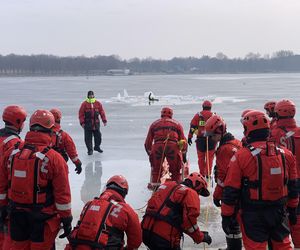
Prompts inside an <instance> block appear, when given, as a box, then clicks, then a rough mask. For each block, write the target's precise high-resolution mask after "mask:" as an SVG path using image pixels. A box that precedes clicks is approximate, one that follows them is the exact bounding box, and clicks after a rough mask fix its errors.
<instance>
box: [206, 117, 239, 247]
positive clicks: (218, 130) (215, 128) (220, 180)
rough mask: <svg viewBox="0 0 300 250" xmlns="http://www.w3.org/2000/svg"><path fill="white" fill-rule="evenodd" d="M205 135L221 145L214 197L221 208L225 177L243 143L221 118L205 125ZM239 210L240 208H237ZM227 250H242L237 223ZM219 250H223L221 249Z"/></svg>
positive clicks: (217, 152)
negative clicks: (229, 130) (232, 159)
mask: <svg viewBox="0 0 300 250" xmlns="http://www.w3.org/2000/svg"><path fill="white" fill-rule="evenodd" d="M205 135H206V136H210V137H211V139H212V140H213V141H214V142H215V143H219V147H218V148H217V151H216V166H215V169H214V174H215V182H216V183H217V186H216V188H215V191H214V194H213V197H214V204H215V205H216V206H217V207H221V199H222V193H223V187H224V181H225V177H226V174H227V171H228V165H229V162H230V159H231V158H232V156H233V155H234V154H235V153H236V152H237V151H238V150H239V149H240V148H242V143H241V142H240V141H239V140H237V139H235V138H234V136H233V135H232V134H231V133H229V132H227V129H226V123H225V121H224V120H223V118H222V117H221V116H218V115H213V116H212V117H210V118H209V119H208V120H207V122H206V124H205ZM237 209H238V208H237ZM226 242H227V248H226V250H241V249H242V235H241V230H240V227H239V224H238V222H237V221H234V222H233V223H232V226H231V228H230V233H229V234H226ZM219 250H222V248H220V249H219Z"/></svg>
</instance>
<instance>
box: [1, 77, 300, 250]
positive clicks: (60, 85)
mask: <svg viewBox="0 0 300 250" xmlns="http://www.w3.org/2000/svg"><path fill="white" fill-rule="evenodd" d="M0 86H1V92H0V104H1V105H0V106H1V112H2V110H3V107H4V106H6V105H10V104H19V105H22V106H24V107H25V108H26V110H27V111H28V113H29V115H30V114H32V112H33V111H34V110H36V109H41V108H44V109H51V108H54V107H58V108H60V109H61V110H62V112H63V120H62V124H61V125H62V128H63V129H64V130H65V131H67V132H68V133H69V134H70V135H71V136H72V137H73V139H74V141H75V143H76V146H77V149H78V152H79V156H80V159H81V161H82V163H83V169H84V171H83V172H82V173H81V174H80V175H76V174H75V172H74V165H73V164H72V163H69V171H70V175H69V176H70V183H71V188H72V209H73V216H74V222H73V224H74V225H75V223H76V221H77V218H78V216H79V213H80V211H81V209H82V207H83V204H84V202H86V201H87V200H89V199H92V198H93V197H94V196H97V195H98V194H99V193H100V191H101V190H102V189H103V187H104V185H105V182H106V180H107V179H108V178H109V177H110V176H111V175H114V174H123V175H124V176H126V177H127V179H128V181H129V194H128V197H127V201H128V203H130V204H131V205H132V206H133V207H134V208H135V209H138V208H142V207H144V205H145V204H146V202H147V200H148V198H149V197H150V195H151V193H150V192H149V191H148V190H147V189H146V186H147V183H148V181H149V176H150V167H149V162H148V158H147V155H146V153H145V151H144V140H145V136H146V134H147V131H148V127H149V125H150V124H151V122H153V121H154V120H155V119H157V118H159V116H160V109H161V107H162V105H169V106H171V107H173V109H174V118H175V119H176V120H178V121H180V122H182V124H183V126H184V128H185V132H186V135H187V132H188V128H189V123H190V120H191V119H192V117H193V115H194V114H195V113H196V112H198V111H200V110H201V103H202V101H203V100H204V99H207V98H208V99H210V100H212V101H213V111H214V112H216V113H218V114H220V115H221V116H223V118H224V119H225V121H226V122H227V127H228V131H230V132H232V133H233V134H234V135H236V137H238V138H241V137H242V127H241V124H240V121H239V120H240V114H241V112H242V111H243V110H244V109H248V108H254V109H261V110H263V105H264V103H265V102H266V101H268V100H272V99H274V100H278V99H282V98H290V99H292V100H293V101H294V102H295V103H296V105H297V106H298V107H299V105H300V74H253V75H173V76H169V75H155V76H112V77H104V76H102V77H89V78H86V77H48V78H46V77H45V78H39V77H34V78H30V77H24V78H21V77H19V78H0ZM88 90H94V92H95V95H96V98H97V99H98V100H100V101H101V102H102V104H103V106H104V108H105V111H106V115H107V119H108V125H107V127H104V128H103V127H102V128H101V131H102V134H103V144H102V148H103V150H104V153H103V154H99V153H97V152H96V153H94V155H92V156H88V155H87V154H86V147H85V144H84V141H83V130H82V128H81V127H80V125H79V122H78V110H79V107H80V104H81V102H82V101H83V100H84V99H85V98H86V93H87V91H88ZM124 90H125V91H124ZM148 91H152V92H153V93H154V94H155V96H156V97H157V98H158V99H160V101H159V102H156V103H154V104H153V105H149V103H148V100H147V97H145V92H148ZM298 117H299V115H298V114H297V115H296V118H297V120H298ZM28 120H29V119H28ZM27 130H28V121H27V123H26V126H25V129H24V132H25V131H27ZM22 137H24V133H22ZM188 157H189V159H190V162H191V170H192V171H195V170H198V166H197V156H196V150H195V145H194V144H193V145H192V147H189V152H188ZM201 208H202V210H201V212H202V215H201V218H200V221H199V225H200V227H201V229H202V230H206V231H209V232H210V233H211V235H212V237H213V244H212V247H219V246H222V245H223V243H224V242H225V237H224V235H223V233H222V229H221V225H220V216H219V213H220V212H219V210H218V209H217V208H215V207H214V206H213V204H212V200H211V198H205V199H204V198H202V200H201ZM137 212H138V213H139V214H140V215H142V212H143V209H138V210H137ZM207 216H208V222H207V223H206V217H207ZM62 246H63V242H62V240H60V241H59V242H58V247H57V249H63V247H62ZM192 246H193V243H191V241H190V240H189V239H188V237H187V236H186V237H185V240H184V249H189V248H191V247H192ZM202 247H203V248H204V246H203V245H200V246H196V245H195V248H202ZM206 249H212V248H211V247H210V248H208V247H207V246H206Z"/></svg>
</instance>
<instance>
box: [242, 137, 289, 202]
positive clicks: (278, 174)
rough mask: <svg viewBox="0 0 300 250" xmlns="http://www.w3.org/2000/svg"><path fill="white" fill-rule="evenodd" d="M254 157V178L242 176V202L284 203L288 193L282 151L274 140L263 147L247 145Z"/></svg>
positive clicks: (284, 160)
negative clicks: (255, 171) (255, 168)
mask: <svg viewBox="0 0 300 250" xmlns="http://www.w3.org/2000/svg"><path fill="white" fill-rule="evenodd" d="M247 148H248V149H249V151H250V153H251V155H252V157H254V158H255V159H256V165H257V173H256V176H257V178H256V180H253V179H251V180H250V178H249V177H245V178H243V182H242V183H243V189H242V190H243V192H244V195H243V202H246V203H252V204H258V205H276V204H278V205H282V204H285V202H286V200H287V195H288V189H287V182H288V178H287V174H286V172H287V170H286V159H285V155H284V151H283V150H282V149H281V148H278V147H276V145H275V143H274V142H267V143H266V147H265V148H255V147H253V146H251V145H248V146H247Z"/></svg>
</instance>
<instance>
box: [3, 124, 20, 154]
mask: <svg viewBox="0 0 300 250" xmlns="http://www.w3.org/2000/svg"><path fill="white" fill-rule="evenodd" d="M17 142H22V140H21V138H20V136H19V134H18V133H17V132H16V131H14V130H11V129H9V128H2V129H0V157H1V156H3V155H4V153H5V152H6V151H7V150H8V149H9V148H11V147H13V146H14V145H15V144H16V143H17Z"/></svg>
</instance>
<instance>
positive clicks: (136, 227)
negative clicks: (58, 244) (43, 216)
mask: <svg viewBox="0 0 300 250" xmlns="http://www.w3.org/2000/svg"><path fill="white" fill-rule="evenodd" d="M99 199H100V200H101V199H104V200H107V201H111V202H117V205H115V206H113V207H112V210H111V212H110V214H109V215H108V218H107V220H109V221H110V223H111V224H112V227H113V228H116V229H118V230H119V231H121V232H125V233H126V236H127V250H134V249H138V248H139V246H140V245H141V243H142V232H141V227H140V223H139V218H138V216H137V214H136V213H135V212H134V210H133V209H132V208H131V206H130V205H128V204H127V203H126V202H125V200H124V198H123V197H122V196H121V195H120V194H119V193H118V192H116V191H114V190H111V189H107V190H106V191H104V192H103V193H102V194H101V195H100V197H99ZM91 202H92V201H89V202H88V203H87V204H86V205H85V206H84V208H83V210H82V212H81V214H80V221H82V220H83V217H84V215H85V214H86V209H87V208H89V207H90V206H89V204H90V203H91ZM98 219H99V220H102V219H103V218H98ZM85 228H86V230H88V226H86V227H85ZM77 233H78V225H77V227H75V228H74V230H73V232H72V233H71V238H75V237H76V236H77V237H79V236H78V235H77ZM111 240H113V239H109V236H108V241H111ZM66 249H72V248H71V247H70V245H69V246H68V247H67V248H66ZM77 249H78V250H91V249H92V248H91V247H90V246H88V245H77V246H76V250H77Z"/></svg>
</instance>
